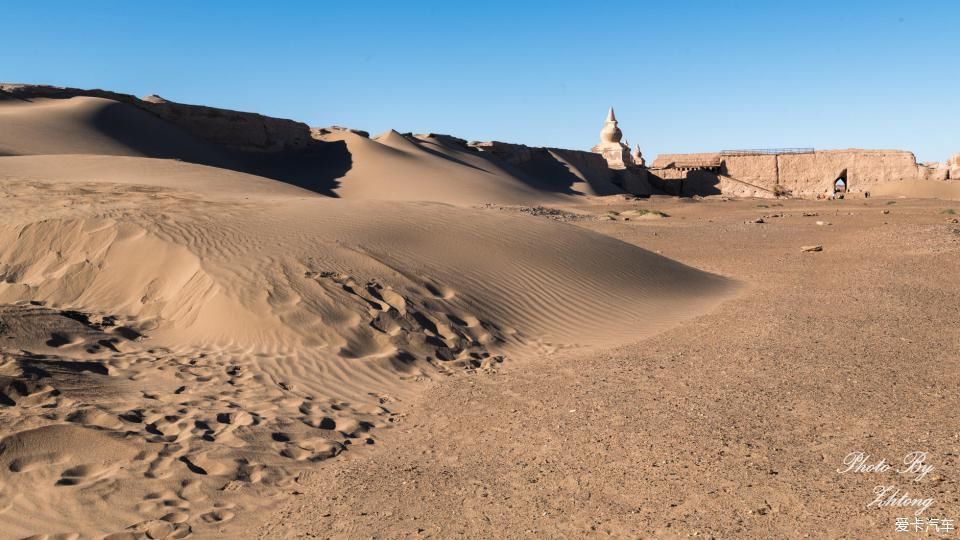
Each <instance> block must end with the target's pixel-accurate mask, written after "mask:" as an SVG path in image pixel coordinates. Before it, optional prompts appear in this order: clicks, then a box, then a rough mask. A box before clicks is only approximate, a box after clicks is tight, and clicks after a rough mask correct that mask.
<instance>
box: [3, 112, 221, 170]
mask: <svg viewBox="0 0 960 540" xmlns="http://www.w3.org/2000/svg"><path fill="white" fill-rule="evenodd" d="M0 126H2V128H3V129H2V130H0V155H14V156H15V155H37V154H106V155H118V156H147V157H166V158H177V159H182V160H185V161H191V162H194V163H207V164H215V165H225V164H226V163H227V162H228V160H227V159H226V157H225V156H224V155H223V153H222V152H221V151H220V150H219V149H217V148H215V147H214V146H213V145H209V144H206V143H204V142H202V141H200V140H198V139H197V138H195V137H192V136H191V135H189V134H187V133H186V132H184V131H182V130H180V129H178V128H176V127H174V126H172V125H171V124H169V123H167V122H165V121H163V120H161V119H160V118H158V117H156V116H154V115H152V114H150V113H148V112H146V111H143V110H141V109H138V108H136V107H134V106H132V105H128V104H126V103H118V102H116V101H113V100H109V99H103V98H95V97H75V98H72V99H38V100H34V101H31V102H23V101H17V100H10V101H0Z"/></svg>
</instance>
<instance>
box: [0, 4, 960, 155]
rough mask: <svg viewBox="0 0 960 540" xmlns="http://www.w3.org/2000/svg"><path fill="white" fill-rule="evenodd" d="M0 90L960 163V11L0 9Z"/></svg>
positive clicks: (588, 140) (675, 148)
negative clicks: (618, 131)
mask: <svg viewBox="0 0 960 540" xmlns="http://www.w3.org/2000/svg"><path fill="white" fill-rule="evenodd" d="M0 13H2V16H0V35H2V36H3V42H4V45H3V51H2V52H0V80H3V81H8V82H29V83H46V84H56V85H65V86H77V87H83V88H88V87H90V88H105V89H110V90H116V91H121V92H127V93H132V94H136V95H140V96H143V95H146V94H150V93H157V94H160V95H162V96H164V97H166V98H168V99H172V100H175V101H181V102H186V103H200V104H205V105H213V106H219V107H226V108H232V109H241V110H250V111H256V112H261V113H264V114H269V115H273V116H281V117H287V118H294V119H297V120H302V121H304V122H307V123H309V124H311V125H320V126H322V125H329V124H341V125H346V126H350V127H356V128H360V129H366V130H369V131H372V132H374V133H377V132H380V131H384V130H386V129H389V128H395V129H397V130H398V131H414V132H418V133H419V132H428V131H432V132H438V133H450V134H454V135H458V136H460V137H463V138H466V139H480V140H488V139H496V140H503V141H510V142H519V143H525V144H530V145H539V146H559V147H567V148H581V149H587V148H589V147H590V146H592V145H593V144H594V143H595V141H596V139H597V133H598V131H599V129H600V127H601V123H602V120H603V117H604V114H605V113H606V108H607V107H608V106H609V105H611V104H612V105H614V106H615V107H616V109H617V116H618V117H619V120H620V127H621V128H622V129H623V131H624V133H625V134H626V138H627V139H628V140H630V141H631V142H638V143H640V144H641V147H642V148H643V150H644V153H645V154H646V155H647V156H648V157H649V158H652V157H653V156H654V155H656V154H657V153H660V152H693V151H709V150H722V149H732V148H759V147H782V146H813V147H816V148H846V147H851V146H857V147H865V148H902V149H907V150H913V151H914V152H916V153H917V157H918V159H920V160H931V161H935V160H942V159H945V158H946V157H948V156H949V155H950V154H952V153H954V152H960V127H958V126H960V65H958V63H960V39H958V37H957V33H956V32H957V28H958V26H957V25H958V24H960V1H954V0H942V1H922V0H920V1H915V2H908V1H896V2H894V1H883V0H880V1H877V0H873V1H841V0H836V1H830V2H827V1H823V2H821V1H809V2H773V1H770V2H759V1H758V2H722V1H709V2H707V1H704V2H697V1H689V2H673V1H671V2H667V1H663V2H632V3H631V2H623V1H621V2H593V1H587V0H583V1H580V2H568V1H562V0H552V1H543V2H533V1H531V2H521V1H519V0H518V1H515V2H500V1H479V0H478V1H475V2H471V3H467V2H460V1H453V0H447V1H436V2H417V1H414V0H409V1H390V2H387V1H383V2H380V1H366V2H361V1H345V0H341V1H337V2H332V1H327V2H323V1H311V2H307V1H303V2H295V1H288V2H269V3H268V2H266V1H264V2H242V1H234V2H227V1H206V2H187V1H174V0H164V1H160V2H127V1H116V2H103V1H89V2H75V1H60V2H51V1H42V0H40V1H23V2H4V4H3V6H2V8H0Z"/></svg>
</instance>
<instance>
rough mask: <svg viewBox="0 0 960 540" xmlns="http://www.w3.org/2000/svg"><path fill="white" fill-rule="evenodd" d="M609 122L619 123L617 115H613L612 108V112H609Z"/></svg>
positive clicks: (611, 110)
mask: <svg viewBox="0 0 960 540" xmlns="http://www.w3.org/2000/svg"><path fill="white" fill-rule="evenodd" d="M607 122H613V123H616V122H617V115H615V114H613V107H610V111H609V112H607Z"/></svg>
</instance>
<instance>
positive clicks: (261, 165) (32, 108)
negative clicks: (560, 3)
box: [0, 96, 622, 204]
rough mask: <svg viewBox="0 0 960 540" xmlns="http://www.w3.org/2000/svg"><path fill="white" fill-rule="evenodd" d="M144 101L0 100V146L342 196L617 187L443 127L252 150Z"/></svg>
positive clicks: (451, 197) (7, 152)
mask: <svg viewBox="0 0 960 540" xmlns="http://www.w3.org/2000/svg"><path fill="white" fill-rule="evenodd" d="M148 110H149V109H148ZM148 110H144V109H142V108H139V107H137V106H134V105H131V104H130V103H124V102H118V101H114V100H111V99H107V98H103V97H89V96H77V97H72V98H69V99H48V98H37V99H33V100H31V101H21V100H5V101H0V125H2V126H3V128H4V129H3V131H2V132H0V156H27V155H58V154H85V155H115V156H130V157H155V158H171V159H177V160H181V161H187V162H191V163H198V164H205V165H212V166H216V167H221V168H228V169H231V170H235V171H238V172H244V173H249V174H254V175H259V176H264V177H268V178H271V179H275V180H281V181H283V182H286V183H288V184H293V185H296V186H301V187H304V188H306V189H308V190H311V191H314V192H317V193H321V194H324V195H328V196H334V197H339V198H345V199H365V200H431V201H438V202H446V203H452V204H484V203H501V204H540V203H543V204H551V203H556V202H562V201H570V200H572V198H573V197H576V196H578V195H606V194H611V193H620V192H622V190H621V189H620V188H619V187H617V186H615V185H613V183H612V182H611V181H610V179H608V178H607V177H606V175H605V174H597V173H596V171H593V172H588V171H587V170H585V169H583V170H582V169H581V168H578V165H576V164H574V163H572V162H570V161H569V160H567V159H566V158H564V157H563V156H561V155H558V154H556V153H549V152H543V155H538V156H537V157H536V158H532V159H530V161H529V162H526V163H523V164H519V165H518V164H510V163H506V162H505V161H504V160H502V159H499V158H498V157H497V156H494V155H492V154H489V153H485V152H481V151H479V150H477V149H476V148H471V147H469V146H467V145H466V144H465V142H464V141H461V140H459V139H455V138H453V137H448V136H443V135H418V136H413V135H402V134H400V133H398V132H396V131H392V130H391V131H388V132H386V133H384V134H382V135H380V136H378V137H375V138H373V139H370V138H367V137H364V136H362V135H359V134H357V133H354V132H351V131H348V130H322V131H318V132H316V133H315V135H314V137H315V138H314V139H312V140H310V141H309V143H307V144H306V145H303V146H302V147H301V148H298V149H294V150H285V151H254V150H250V149H241V148H238V147H235V146H223V145H220V144H217V143H216V142H211V141H209V140H206V139H204V138H203V137H202V135H203V134H197V135H196V136H195V135H193V134H191V133H189V132H187V131H185V129H182V128H181V127H178V126H176V125H173V124H172V123H170V122H168V121H167V120H164V119H162V118H160V117H159V116H156V115H154V114H152V113H150V112H148ZM193 122H196V121H195V120H193ZM190 125H193V124H190ZM303 129H304V130H306V129H307V128H306V126H303ZM321 133H322V134H321Z"/></svg>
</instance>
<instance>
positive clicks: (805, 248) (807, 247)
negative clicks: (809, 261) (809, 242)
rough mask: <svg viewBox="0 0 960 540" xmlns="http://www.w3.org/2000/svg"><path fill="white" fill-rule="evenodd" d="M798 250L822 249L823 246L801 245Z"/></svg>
mask: <svg viewBox="0 0 960 540" xmlns="http://www.w3.org/2000/svg"><path fill="white" fill-rule="evenodd" d="M800 251H823V246H821V245H820V244H817V245H815V246H802V247H801V248H800Z"/></svg>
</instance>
